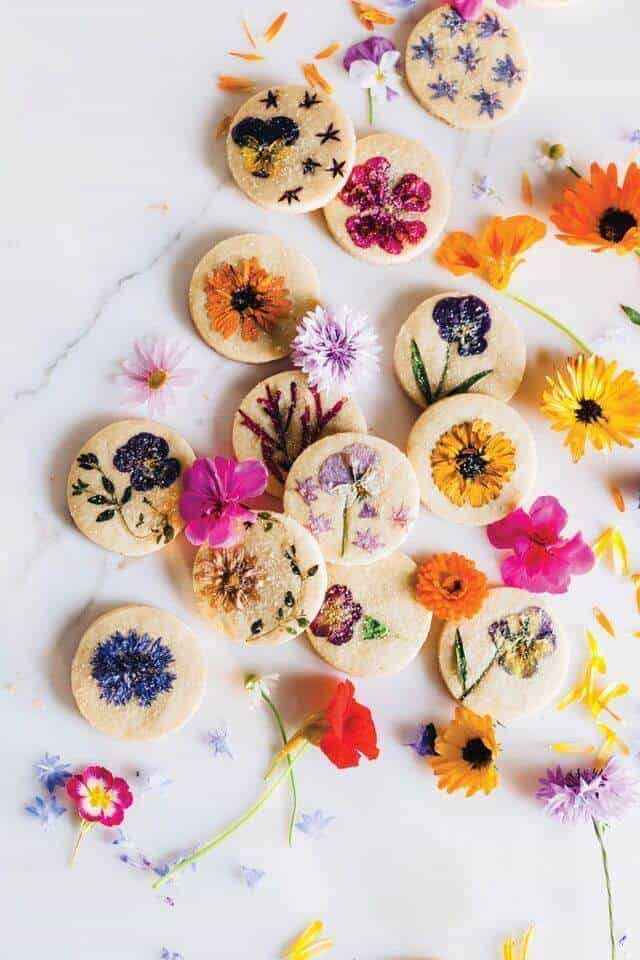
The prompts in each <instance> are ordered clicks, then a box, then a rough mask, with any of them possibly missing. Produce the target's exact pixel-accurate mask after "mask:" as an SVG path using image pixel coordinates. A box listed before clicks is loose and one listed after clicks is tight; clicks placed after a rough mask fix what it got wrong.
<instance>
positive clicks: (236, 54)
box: [229, 50, 264, 60]
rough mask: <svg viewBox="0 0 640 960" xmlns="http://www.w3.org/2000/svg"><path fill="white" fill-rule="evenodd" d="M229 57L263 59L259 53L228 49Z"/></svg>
mask: <svg viewBox="0 0 640 960" xmlns="http://www.w3.org/2000/svg"><path fill="white" fill-rule="evenodd" d="M229 56H230V57H239V58H240V59H241V60H264V57H263V56H262V55H261V54H260V53H243V52H242V51H241V50H229Z"/></svg>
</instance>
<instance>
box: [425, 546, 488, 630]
mask: <svg viewBox="0 0 640 960" xmlns="http://www.w3.org/2000/svg"><path fill="white" fill-rule="evenodd" d="M488 589H489V587H488V581H487V578H486V576H485V575H484V573H482V571H481V570H478V569H477V568H476V565H475V563H474V562H473V560H469V559H467V557H463V556H462V555H461V554H459V553H436V554H434V556H433V557H431V558H430V559H429V560H425V561H424V562H423V563H421V564H420V566H419V567H418V572H417V574H416V594H417V597H418V600H419V601H420V603H421V604H422V605H423V606H425V607H427V609H429V610H431V611H432V613H434V614H435V616H436V617H439V618H440V620H461V619H463V618H467V617H473V616H474V615H475V614H476V613H477V612H478V610H479V609H480V607H481V606H482V604H483V603H484V601H485V598H486V596H487V590H488Z"/></svg>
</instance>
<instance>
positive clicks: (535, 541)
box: [487, 497, 595, 593]
mask: <svg viewBox="0 0 640 960" xmlns="http://www.w3.org/2000/svg"><path fill="white" fill-rule="evenodd" d="M567 519H568V518H567V512H566V510H565V509H564V508H563V507H562V506H561V505H560V503H559V502H558V501H557V500H556V498H555V497H538V499H537V500H536V501H535V502H534V503H533V505H532V507H531V511H530V512H529V513H527V512H526V510H523V509H522V508H520V509H518V510H514V511H513V513H510V514H509V515H508V516H507V517H505V518H504V519H503V520H498V521H496V523H491V524H490V525H489V526H488V527H487V536H488V537H489V541H490V542H491V543H492V544H493V546H494V547H497V548H498V550H513V554H512V555H511V556H510V557H506V559H505V560H503V561H502V565H501V567H500V571H501V573H502V579H503V581H504V583H506V584H507V586H510V587H522V589H523V590H531V591H532V592H533V593H566V592H567V589H568V588H569V583H570V582H571V576H572V574H579V573H588V572H589V570H591V568H592V567H593V565H594V563H595V557H594V555H593V551H592V549H591V547H590V546H589V545H588V544H586V543H585V542H584V540H583V539H582V534H580V533H576V534H575V535H574V536H573V537H571V539H567V538H566V537H562V536H561V535H560V533H561V531H562V530H563V529H564V528H565V526H566V524H567Z"/></svg>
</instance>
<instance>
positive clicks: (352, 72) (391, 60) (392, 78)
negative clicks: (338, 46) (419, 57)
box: [342, 37, 400, 124]
mask: <svg viewBox="0 0 640 960" xmlns="http://www.w3.org/2000/svg"><path fill="white" fill-rule="evenodd" d="M399 59H400V51H399V50H398V48H397V47H396V46H395V44H393V43H392V42H391V41H390V40H387V39H386V37H369V39H367V40H363V41H361V42H360V43H354V44H353V45H352V46H350V47H349V49H348V50H347V52H346V54H345V56H344V60H343V61H342V63H343V66H344V68H345V70H346V71H347V73H348V74H349V79H350V80H353V81H354V82H355V83H357V84H358V85H359V86H360V87H362V88H363V89H364V90H366V91H367V93H368V97H369V123H370V124H373V123H374V120H375V107H376V104H377V105H381V104H383V103H385V102H386V101H387V100H392V99H393V98H394V97H397V96H398V93H399V88H400V77H399V75H398V71H397V66H398V61H399Z"/></svg>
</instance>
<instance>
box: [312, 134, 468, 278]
mask: <svg viewBox="0 0 640 960" xmlns="http://www.w3.org/2000/svg"><path fill="white" fill-rule="evenodd" d="M449 206H450V189H449V182H448V180H447V177H446V175H445V173H444V170H443V168H442V166H441V165H440V163H439V161H438V160H437V159H436V157H434V156H433V154H431V153H430V152H429V151H428V150H427V149H426V147H424V146H423V145H422V143H419V142H418V141H417V140H409V139H408V138H407V137H401V136H398V135H397V134H390V133H375V134H372V135H371V136H369V137H364V138H363V139H362V140H358V143H357V149H356V162H355V165H354V167H353V170H352V171H351V174H350V176H349V179H348V180H347V181H346V182H345V184H344V186H343V188H342V190H341V191H340V193H339V194H338V195H337V196H336V197H335V198H334V199H333V200H332V201H331V203H329V204H327V206H326V207H325V208H324V215H325V219H326V221H327V226H328V228H329V231H330V233H331V235H332V236H333V238H334V240H336V241H337V242H338V243H339V244H340V246H341V247H343V248H344V249H345V250H346V251H347V253H350V254H351V255H352V256H353V257H359V258H360V259H362V260H368V261H369V263H385V264H389V263H400V262H402V261H404V260H412V259H413V258H414V257H417V256H419V254H421V253H422V252H423V251H424V250H426V249H427V247H429V246H431V244H432V243H434V242H435V241H436V240H437V238H438V237H439V235H440V233H441V232H442V229H443V227H444V225H445V223H446V220H447V217H448V215H449Z"/></svg>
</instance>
